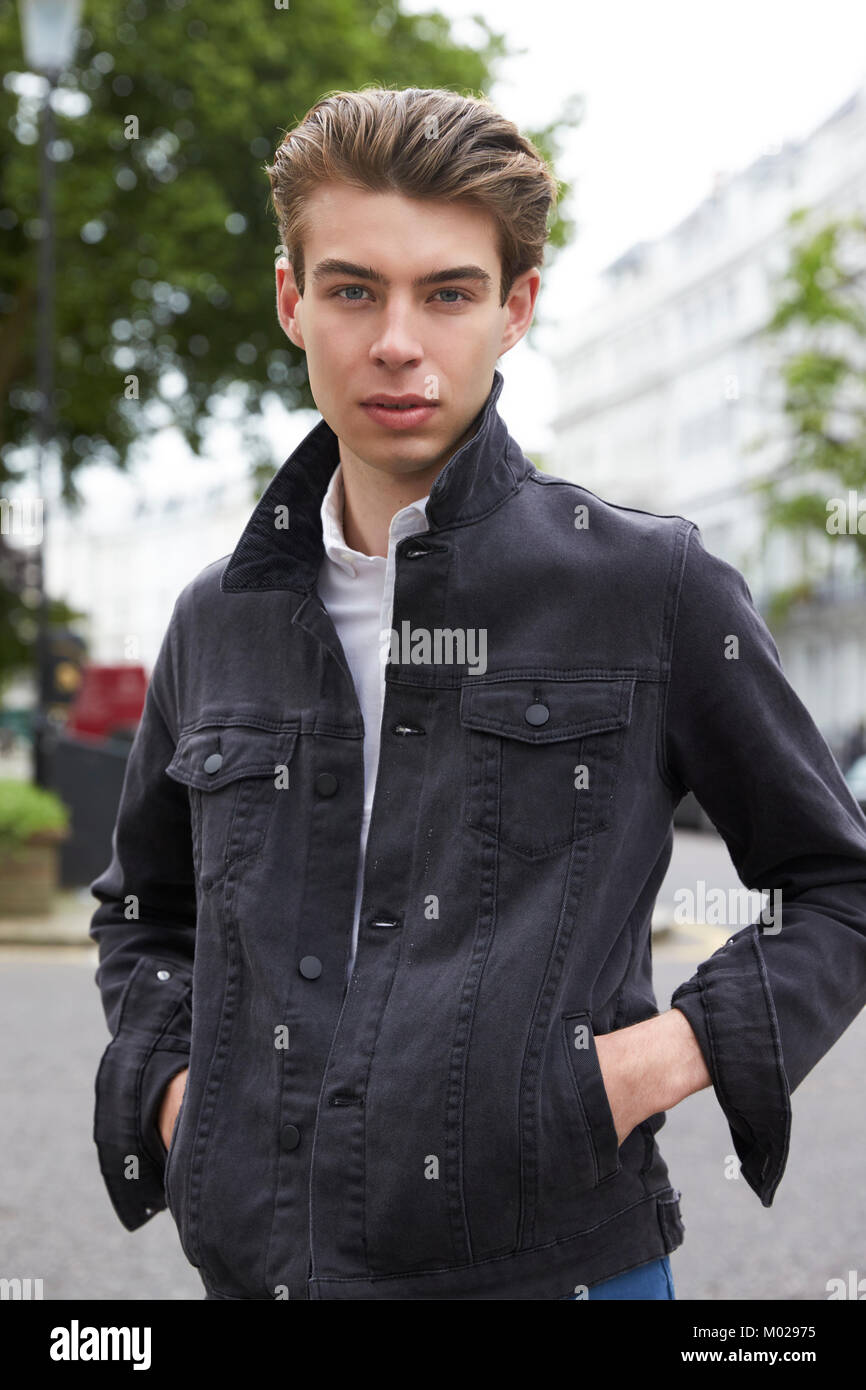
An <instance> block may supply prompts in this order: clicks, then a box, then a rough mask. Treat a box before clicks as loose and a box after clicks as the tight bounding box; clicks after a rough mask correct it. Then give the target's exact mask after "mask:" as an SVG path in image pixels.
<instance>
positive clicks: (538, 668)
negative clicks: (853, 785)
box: [91, 89, 866, 1300]
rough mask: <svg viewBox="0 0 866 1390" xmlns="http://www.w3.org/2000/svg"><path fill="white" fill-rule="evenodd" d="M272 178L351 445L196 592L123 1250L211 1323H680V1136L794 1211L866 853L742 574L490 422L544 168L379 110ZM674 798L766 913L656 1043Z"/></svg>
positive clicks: (330, 105)
mask: <svg viewBox="0 0 866 1390" xmlns="http://www.w3.org/2000/svg"><path fill="white" fill-rule="evenodd" d="M269 174H270V178H271V184H272V189H273V195H274V202H275V207H276V210H277V213H278V216H279V222H280V231H281V239H282V241H283V243H284V244H285V247H286V250H287V257H286V258H282V259H281V260H280V262H279V264H278V267H277V272H276V286H277V312H278V316H279V321H280V323H281V325H282V327H283V329H284V330H285V332H286V333H287V334H288V336H289V338H290V339H291V341H292V342H293V343H295V344H296V346H298V347H299V348H301V349H303V351H304V352H305V354H306V359H307V366H308V370H309V377H310V384H311V388H312V393H313V396H314V398H315V400H316V404H317V406H318V407H319V409H320V411H321V413H322V415H323V417H324V419H323V420H322V421H321V422H320V423H319V424H318V425H317V426H316V427H315V429H313V430H312V431H311V432H310V434H309V435H308V436H307V437H306V439H305V440H304V441H303V442H302V443H301V444H300V445H299V447H298V448H297V449H296V450H295V451H294V453H293V454H292V456H291V457H290V458H289V459H288V461H287V462H286V463H285V464H284V465H283V467H282V468H281V469H280V471H279V472H278V473H277V475H276V476H275V478H274V479H273V481H272V483H271V485H270V486H269V488H268V489H267V491H266V492H265V494H264V496H263V497H262V499H261V501H260V502H259V503H258V505H257V506H256V508H255V510H254V512H253V515H252V517H251V519H250V521H249V524H248V525H247V527H246V530H245V531H244V534H243V536H242V537H241V540H240V541H239V543H238V545H237V548H236V549H235V551H234V553H233V554H232V555H231V556H227V557H225V558H223V559H222V560H219V561H217V562H215V563H214V564H212V565H210V566H208V567H207V568H206V569H205V570H204V571H203V572H202V573H201V574H200V575H199V576H198V577H197V578H196V579H195V580H194V581H193V582H192V583H190V584H189V585H187V587H186V588H185V589H184V590H183V592H182V593H181V594H180V596H179V598H178V600H177V603H176V605H175V609H174V612H173V614H172V618H171V621H170V624H169V628H168V631H167V633H166V636H165V639H164V641H163V644H162V647H161V650H160V653H159V656H158V659H157V662H156V665H155V667H154V671H153V676H152V680H151V684H150V687H149V690H148V694H147V700H146V704H145V709H144V714H143V717H142V721H141V724H140V727H139V730H138V734H137V737H136V740H135V743H134V744H133V747H132V750H131V753H130V757H129V764H128V767H127V772H126V777H125V781H124V787H123V793H122V798H121V803H120V808H119V812H118V818H117V826H116V832H115V840H114V845H113V856H112V860H111V863H110V865H109V867H108V868H107V869H106V871H105V872H104V873H103V874H102V875H101V876H100V877H99V878H98V879H96V880H95V881H94V883H93V884H92V885H91V886H92V891H93V893H94V895H95V896H96V898H97V899H98V900H99V901H100V904H101V906H100V907H99V908H98V909H97V910H96V912H95V913H94V917H93V925H92V928H91V931H92V935H93V937H94V938H95V939H96V940H97V941H98V943H99V947H100V965H99V969H98V972H97V980H98V983H99V985H100V988H101V991H102V998H103V1003H104V1007H105V1011H106V1016H107V1019H108V1024H109V1027H110V1029H111V1032H112V1034H113V1039H112V1041H111V1043H110V1044H109V1046H108V1048H107V1050H106V1053H105V1056H104V1058H103V1060H102V1063H101V1066H100V1070H99V1074H98V1077H97V1084H96V1091H97V1104H96V1121H95V1138H96V1142H97V1145H98V1148H99V1156H100V1162H101V1167H102V1172H103V1174H104V1177H105V1180H106V1183H107V1186H108V1191H109V1193H110V1195H111V1198H112V1201H113V1203H114V1206H115V1208H116V1210H117V1213H118V1215H119V1217H120V1219H121V1221H122V1222H123V1223H124V1225H125V1226H127V1227H128V1228H129V1229H130V1230H133V1229H135V1228H136V1227H138V1226H140V1225H141V1224H142V1223H143V1222H145V1221H146V1220H147V1219H148V1218H149V1217H151V1216H152V1215H153V1214H154V1213H155V1212H157V1211H159V1210H161V1209H162V1208H163V1207H164V1206H166V1205H167V1206H168V1208H169V1209H170V1211H171V1214H172V1216H173V1218H174V1220H175V1221H176V1223H177V1226H178V1230H179V1234H180V1239H181V1243H182V1246H183V1249H184V1251H185V1253H186V1255H187V1257H188V1258H189V1260H190V1261H191V1262H192V1263H193V1264H194V1265H195V1266H197V1267H198V1269H199V1271H200V1275H201V1278H202V1281H203V1283H204V1286H205V1290H206V1296H207V1297H209V1298H214V1299H219V1298H226V1299H268V1298H278V1299H279V1298H291V1299H361V1300H370V1299H425V1300H426V1299H464V1298H465V1299H506V1300H526V1299H550V1298H559V1299H564V1298H569V1297H574V1291H575V1290H579V1291H581V1292H582V1291H583V1290H585V1289H589V1296H590V1297H594V1296H602V1297H604V1296H608V1297H650V1298H652V1297H671V1296H672V1290H671V1286H670V1280H669V1267H668V1265H667V1256H668V1254H669V1253H670V1252H671V1251H672V1250H674V1249H676V1247H677V1246H678V1245H679V1244H680V1243H681V1241H682V1238H683V1225H682V1222H681V1218H680V1213H679V1195H680V1194H679V1193H678V1192H677V1191H676V1190H675V1188H673V1187H672V1185H671V1183H670V1180H669V1177H668V1171H667V1168H666V1166H665V1163H664V1161H663V1159H662V1157H661V1155H660V1153H659V1150H658V1148H657V1145H656V1139H655V1136H656V1133H657V1131H658V1130H659V1128H660V1127H661V1125H662V1124H663V1122H664V1113H663V1112H664V1111H665V1110H666V1109H668V1108H669V1107H671V1106H673V1105H676V1104H677V1103H679V1102H680V1101H681V1100H682V1099H684V1097H686V1096H688V1095H690V1094H691V1093H692V1092H694V1091H696V1090H698V1089H700V1088H701V1087H704V1086H707V1085H710V1084H712V1085H713V1087H714V1089H715V1093H716V1096H717V1098H718V1100H719V1104H720V1105H721V1107H722V1109H723V1111H724V1114H725V1116H726V1118H727V1120H728V1123H729V1125H730V1130H731V1136H732V1141H733V1144H734V1146H735V1148H736V1151H737V1154H738V1156H739V1158H740V1160H741V1163H742V1172H743V1175H744V1177H745V1178H746V1181H747V1182H748V1184H749V1186H750V1187H751V1188H752V1189H753V1190H754V1191H755V1193H756V1194H757V1195H758V1197H759V1198H760V1200H761V1202H762V1203H763V1204H764V1205H765V1206H769V1205H770V1204H771V1203H772V1200H773V1195H774V1193H775V1191H776V1188H777V1186H778V1184H779V1181H780V1179H781V1177H782V1173H783V1171H784V1167H785V1162H786V1157H787V1152H788V1137H789V1132H790V1126H791V1105H790V1093H791V1092H792V1091H793V1090H794V1088H795V1087H796V1086H797V1085H798V1084H799V1083H800V1081H802V1079H803V1077H804V1076H805V1075H806V1074H807V1072H808V1071H809V1070H810V1069H811V1068H812V1067H813V1066H814V1065H815V1063H816V1062H818V1061H819V1059H820V1058H821V1057H822V1056H823V1055H824V1054H825V1053H826V1052H827V1050H828V1049H829V1047H830V1046H831V1045H832V1044H833V1042H834V1041H835V1040H836V1039H837V1038H838V1037H839V1035H840V1034H841V1033H842V1032H843V1030H844V1029H845V1028H846V1027H847V1026H848V1024H849V1023H850V1022H851V1021H852V1019H853V1018H854V1017H855V1015H856V1014H857V1012H858V1011H859V1009H860V1008H861V1007H862V1006H863V1004H864V1002H866V820H864V817H863V815H862V814H861V812H860V810H859V809H858V807H857V805H856V803H855V802H854V800H853V799H852V797H851V795H850V794H849V792H848V790H847V788H846V786H845V783H844V781H843V779H842V777H841V774H840V772H839V769H838V766H837V765H836V763H835V761H834V760H833V758H832V756H831V754H830V752H829V750H828V748H827V746H826V744H825V743H824V741H823V739H822V738H821V736H820V734H819V733H818V731H817V729H816V728H815V726H814V724H813V722H812V720H811V719H810V717H809V715H808V713H807V711H806V710H805V708H804V707H803V705H802V704H801V702H800V701H799V699H798V698H797V696H796V695H795V694H794V692H793V690H792V689H791V687H790V686H789V685H788V683H787V681H786V679H785V676H784V675H783V673H782V670H781V667H780V664H779V659H778V653H777V651H776V648H775V646H774V644H773V641H772V639H771V637H770V635H769V633H768V631H767V629H766V627H765V625H764V623H763V622H762V620H761V618H760V616H759V615H758V613H757V611H756V610H755V608H754V606H753V604H752V601H751V595H750V594H749V591H748V589H747V587H746V585H745V583H744V581H743V579H742V577H741V576H740V574H739V573H738V572H737V571H736V570H735V569H733V568H732V567H731V566H730V565H728V564H726V563H725V562H724V561H722V560H720V559H718V558H716V557H714V556H712V555H710V554H709V553H708V552H707V551H705V549H704V547H703V545H702V542H701V537H700V533H699V531H698V530H697V528H696V527H695V525H694V524H693V523H692V522H689V521H688V520H685V519H683V518H682V517H679V516H656V515H653V514H651V513H647V512H642V511H638V510H634V509H631V508H627V507H621V506H616V505H612V504H610V503H607V502H605V501H602V500H601V499H600V498H598V497H596V496H595V495H594V494H593V493H591V492H589V491H587V490H586V489H585V488H583V487H581V486H579V485H577V484H574V483H571V482H567V481H564V480H563V479H560V478H554V477H550V476H548V475H546V474H542V473H540V472H539V471H538V470H536V469H535V468H534V467H533V465H532V464H531V463H530V462H529V460H528V459H527V458H526V457H525V456H524V454H523V453H522V452H521V449H520V447H519V445H518V444H517V443H516V442H515V441H514V440H513V439H512V438H511V437H510V436H509V433H508V430H507V428H506V426H505V424H504V423H503V421H502V419H501V418H500V416H499V414H498V413H497V411H496V408H495V406H496V401H497V398H498V396H499V393H500V389H501V386H502V377H501V375H500V373H499V372H498V371H497V370H496V362H497V360H498V359H499V358H500V357H501V356H502V355H503V354H504V353H506V352H507V351H508V350H509V348H511V347H513V345H514V344H515V343H516V342H518V341H519V340H520V339H521V338H522V337H523V336H524V334H525V333H526V331H527V329H528V327H529V324H530V322H531V318H532V313H533V309H534V305H535V300H536V295H537V292H538V286H539V280H540V275H539V271H538V266H539V265H540V264H541V263H542V261H543V247H544V242H545V239H546V234H547V215H548V211H549V209H550V206H551V204H552V201H553V198H554V196H555V183H554V180H553V178H552V176H551V173H550V171H549V169H548V168H547V167H546V166H545V164H544V162H543V161H542V160H541V158H540V157H539V156H538V153H537V151H535V150H534V148H533V147H532V145H531V144H529V143H528V142H527V141H526V140H525V139H523V138H522V137H521V136H520V134H519V133H518V131H517V130H516V129H515V128H514V126H513V125H511V123H510V122H508V121H506V120H504V119H503V118H502V117H501V116H500V115H499V114H497V113H496V112H495V111H494V110H493V109H492V108H491V107H490V106H489V105H488V104H487V103H486V102H482V101H476V100H473V99H468V98H464V97H461V96H458V95H455V94H454V93H451V92H446V91H421V90H417V89H409V90H407V91H389V90H365V91H363V92H359V93H339V94H337V95H334V96H330V97H328V98H327V99H326V100H324V101H322V102H320V103H319V104H318V105H317V106H315V107H314V108H313V109H312V110H311V111H310V112H309V113H308V115H307V116H306V117H305V118H304V120H303V121H302V122H301V123H300V125H299V126H298V127H297V128H296V129H295V130H294V131H292V132H290V133H289V134H288V135H287V136H286V139H285V140H284V142H283V143H282V145H281V146H280V148H279V150H278V151H277V155H276V158H275V162H274V164H273V166H271V167H270V168H269ZM687 788H693V789H694V791H695V793H696V795H697V796H698V798H699V799H700V801H701V803H702V804H703V805H704V806H705V807H706V809H707V811H708V812H709V814H710V815H711V816H712V818H713V820H714V822H715V824H716V825H717V826H718V828H719V831H720V832H721V834H722V835H723V836H724V838H725V841H726V843H727V845H728V847H729V849H730V851H731V854H732V856H733V859H734V862H735V864H736V867H737V869H738V871H739V874H740V876H741V878H742V880H743V882H744V883H745V884H747V885H748V886H749V887H750V888H753V889H760V890H770V889H772V890H777V894H778V890H781V892H782V894H783V895H784V908H783V911H781V912H780V911H779V910H778V896H777V898H776V903H777V910H776V912H775V913H774V915H773V917H772V919H771V921H770V922H767V921H764V920H762V921H756V922H753V923H752V924H751V925H750V926H749V927H747V928H746V929H745V930H741V931H738V932H736V933H735V934H734V935H733V936H732V937H731V938H730V940H729V941H728V942H727V943H726V945H725V946H724V947H722V948H721V950H719V951H717V952H716V953H715V954H714V955H713V956H711V957H710V958H709V959H708V960H707V961H705V962H704V963H703V964H702V965H701V966H700V967H699V969H698V971H697V973H696V974H695V975H694V976H693V977H692V978H691V979H690V980H688V981H686V982H684V983H683V984H682V985H681V986H680V987H679V988H678V989H677V991H676V993H675V995H674V998H673V1005H674V1007H672V1008H671V1009H669V1010H667V1011H666V1012H665V1013H662V1014H660V1013H659V1011H658V1008H657V1004H656V1000H655V997H654V994H653V989H652V981H651V965H650V919H651V915H652V909H653V903H654V900H655V896H656V893H657V891H658V888H659V885H660V883H661V881H662V879H663V877H664V874H665V870H666V868H667V865H668V863H669V859H670V854H671V847H672V823H671V818H672V813H673V810H674V808H675V806H676V805H677V802H678V801H679V800H680V799H681V797H682V796H683V795H684V793H685V791H686V789H687ZM187 1068H188V1069H187ZM578 1296H581V1293H578Z"/></svg>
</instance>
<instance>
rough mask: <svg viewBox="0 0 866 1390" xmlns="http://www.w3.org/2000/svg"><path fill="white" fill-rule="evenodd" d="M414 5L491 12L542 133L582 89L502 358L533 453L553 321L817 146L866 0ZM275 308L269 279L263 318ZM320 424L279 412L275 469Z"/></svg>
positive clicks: (504, 90) (510, 397)
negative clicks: (786, 150)
mask: <svg viewBox="0 0 866 1390" xmlns="http://www.w3.org/2000/svg"><path fill="white" fill-rule="evenodd" d="M404 8H405V9H406V10H408V11H414V12H422V11H425V10H429V9H430V8H437V9H439V10H441V11H442V12H443V13H445V14H446V15H448V16H449V18H451V19H452V20H453V21H454V25H455V33H456V35H457V37H458V38H460V39H462V40H464V41H468V42H474V41H476V36H477V27H476V26H475V24H474V23H473V22H472V20H471V16H472V15H473V14H482V15H484V16H485V17H486V18H487V19H488V21H489V23H490V24H491V26H492V27H494V28H495V29H497V30H498V31H500V32H502V33H504V34H505V35H506V38H507V41H508V45H509V47H510V48H512V49H514V50H523V51H522V52H520V51H518V52H516V53H515V55H514V56H513V57H511V58H509V59H508V60H506V61H505V62H503V63H501V64H500V66H499V78H498V81H497V82H496V84H495V86H494V87H493V88H492V90H491V92H490V96H491V99H492V100H493V101H494V102H495V103H496V105H497V106H499V108H500V109H501V110H502V111H504V113H505V114H506V115H507V116H509V117H510V118H511V119H512V120H514V121H515V122H516V123H517V124H518V126H526V127H528V128H531V127H533V126H541V125H544V124H545V123H547V122H548V121H550V120H551V119H553V118H555V117H556V115H557V114H558V113H559V112H560V110H561V108H562V106H563V104H564V102H565V101H566V99H567V98H568V97H570V96H572V95H575V94H579V95H580V96H581V97H582V98H583V100H584V103H585V105H584V112H585V115H584V120H583V122H582V124H581V126H580V127H579V128H578V129H577V130H576V131H574V132H572V133H571V134H570V136H569V138H568V139H567V140H566V142H565V144H564V148H563V153H562V155H561V157H560V160H559V162H558V165H557V173H558V175H559V177H560V178H563V179H567V180H569V181H570V182H571V183H572V184H573V185H574V192H573V200H572V202H571V205H570V207H569V211H570V215H571V216H572V217H574V218H575V219H576V221H577V223H578V227H577V236H576V241H575V244H574V246H573V247H571V248H569V249H568V250H567V251H564V252H562V253H561V254H560V257H559V259H558V262H557V264H556V265H554V266H551V267H550V268H549V269H548V270H547V271H546V272H544V281H543V285H542V295H541V297H540V300H539V305H538V308H537V317H538V328H539V333H538V335H537V341H536V345H535V346H533V347H530V346H529V345H528V344H526V343H525V342H524V343H521V344H518V345H517V347H515V348H513V349H512V350H511V351H510V352H509V353H508V354H507V355H506V356H505V357H504V358H503V359H502V363H501V365H502V369H503V374H504V376H505V387H504V390H503V393H502V396H501V398H500V402H499V409H500V412H501V413H502V415H503V417H504V418H505V420H506V422H507V424H508V426H509V429H510V430H511V433H512V434H513V435H514V437H515V438H516V439H517V440H518V441H519V442H520V444H521V445H522V447H523V448H524V449H525V450H526V451H527V452H533V451H543V450H544V449H545V448H546V447H549V444H550V440H551V435H550V420H551V419H552V417H553V415H554V413H555V410H556V393H555V379H554V373H553V368H552V365H551V362H550V360H549V357H548V356H546V354H547V353H549V352H550V350H551V349H552V348H553V347H554V346H555V343H556V334H555V332H554V331H553V330H552V325H553V323H554V322H555V321H558V322H560V323H562V324H563V325H568V324H569V323H571V322H573V316H574V315H576V314H577V313H579V311H580V307H581V306H582V305H583V304H585V303H587V302H590V301H591V300H592V298H593V297H594V296H595V294H596V292H597V291H596V277H597V274H598V272H599V270H601V269H602V268H603V267H604V266H605V265H607V264H608V263H609V262H610V261H612V260H614V259H615V258H616V257H617V256H618V255H619V254H620V253H621V252H622V251H623V250H625V249H626V248H627V247H628V246H630V245H631V244H632V243H633V242H635V241H639V240H644V239H651V238H653V237H655V236H658V235H660V234H662V233H664V232H665V231H666V230H667V229H668V228H670V227H672V226H673V225H675V224H676V223H677V222H679V221H680V220H681V219H682V218H683V217H684V216H685V215H686V214H687V213H688V212H689V211H690V210H691V209H692V208H693V207H694V206H695V205H696V204H697V203H698V202H700V201H701V200H702V199H703V198H705V197H706V196H707V195H708V194H709V192H710V191H711V189H712V185H713V180H714V177H715V175H716V173H717V172H720V171H723V170H724V171H728V172H733V171H734V170H736V169H739V168H742V167H743V166H744V165H746V164H748V163H750V162H751V161H752V160H753V159H755V158H757V157H758V156H759V155H760V154H761V153H763V152H765V151H767V150H768V149H771V148H773V147H774V145H777V144H778V143H780V142H782V141H784V140H786V139H800V138H803V137H804V136H806V135H807V134H808V133H809V132H810V131H811V130H812V129H813V128H814V126H816V125H817V124H819V123H820V122H821V121H822V120H824V119H826V117H827V116H829V115H830V114H831V113H832V112H833V111H834V110H835V109H836V108H837V107H838V106H840V105H841V104H842V102H843V101H845V100H846V99H847V97H848V96H850V95H851V93H852V92H853V91H854V89H855V88H856V87H857V86H858V85H859V84H861V83H862V82H863V81H864V80H866V5H864V4H863V0H856V3H854V2H853V0H822V2H821V4H820V5H816V4H814V3H809V4H806V3H804V0H725V3H724V4H719V3H714V2H713V0H702V3H695V0H653V3H652V4H648V3H646V0H619V2H618V3H617V2H616V0H593V2H592V3H591V4H587V3H584V0H533V3H532V4H527V3H526V0H433V3H432V4H430V3H428V4H424V3H419V0H404ZM267 269H268V272H269V275H270V262H268V267H267ZM273 303H274V301H273V290H272V287H271V282H270V280H269V283H268V284H267V285H265V284H263V287H262V312H263V314H270V313H273V312H274V310H273ZM317 418H318V416H316V415H315V414H314V413H312V412H309V413H303V414H299V415H296V416H295V417H293V418H288V417H285V416H284V413H283V412H282V411H281V410H279V409H278V410H277V411H276V412H275V414H274V415H273V416H272V417H271V437H272V439H273V441H274V466H275V468H276V467H278V466H279V465H280V464H281V463H282V462H283V460H284V459H285V458H287V457H288V455H289V454H290V453H291V451H292V449H293V448H294V447H295V445H296V444H297V443H298V442H299V441H300V439H301V438H302V437H303V436H304V434H306V433H307V431H308V430H309V429H310V428H311V427H312V425H313V424H314V423H315V422H316V420H317ZM221 434H225V432H221ZM224 450H225V455H224V459H225V461H228V462H229V466H230V461H231V460H232V459H233V458H234V459H237V457H238V452H237V449H236V448H234V447H233V445H232V443H231V441H230V438H229V437H225V445H224ZM219 452H220V454H222V453H223V447H221V448H220V450H219ZM185 458H186V451H185V447H184V446H183V444H182V443H177V444H173V443H172V442H171V441H170V440H169V439H166V440H165V445H164V447H162V448H160V449H159V450H153V451H151V458H150V461H149V462H148V464H147V466H146V467H145V468H144V470H143V473H142V479H143V482H144V485H145V487H146V490H147V491H148V492H150V491H151V490H152V489H154V490H156V491H157V492H161V493H164V491H165V490H166V488H167V489H168V491H169V492H172V491H175V490H177V486H178V479H179V478H180V477H182V476H183V474H184V468H183V464H184V460H185ZM215 463H216V464H217V465H219V463H220V460H219V459H217V460H215ZM217 471H219V467H217ZM185 472H186V476H187V478H188V479H189V483H190V487H191V488H196V487H200V486H201V477H202V472H201V465H198V466H195V467H192V468H189V469H186V470H185ZM81 483H82V491H84V492H85V493H86V495H88V496H92V497H93V498H94V505H96V503H97V499H98V501H99V503H101V504H102V505H103V506H107V507H109V508H111V507H113V506H114V505H115V504H116V502H117V501H118V500H119V497H120V494H121V493H122V492H123V491H124V490H125V489H127V488H128V487H129V486H130V485H129V483H128V482H127V481H126V480H125V479H121V478H118V477H117V476H116V475H115V476H114V477H113V479H111V478H109V477H108V476H107V472H106V470H104V469H102V468H100V469H98V470H97V469H86V470H83V472H82V476H81Z"/></svg>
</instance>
